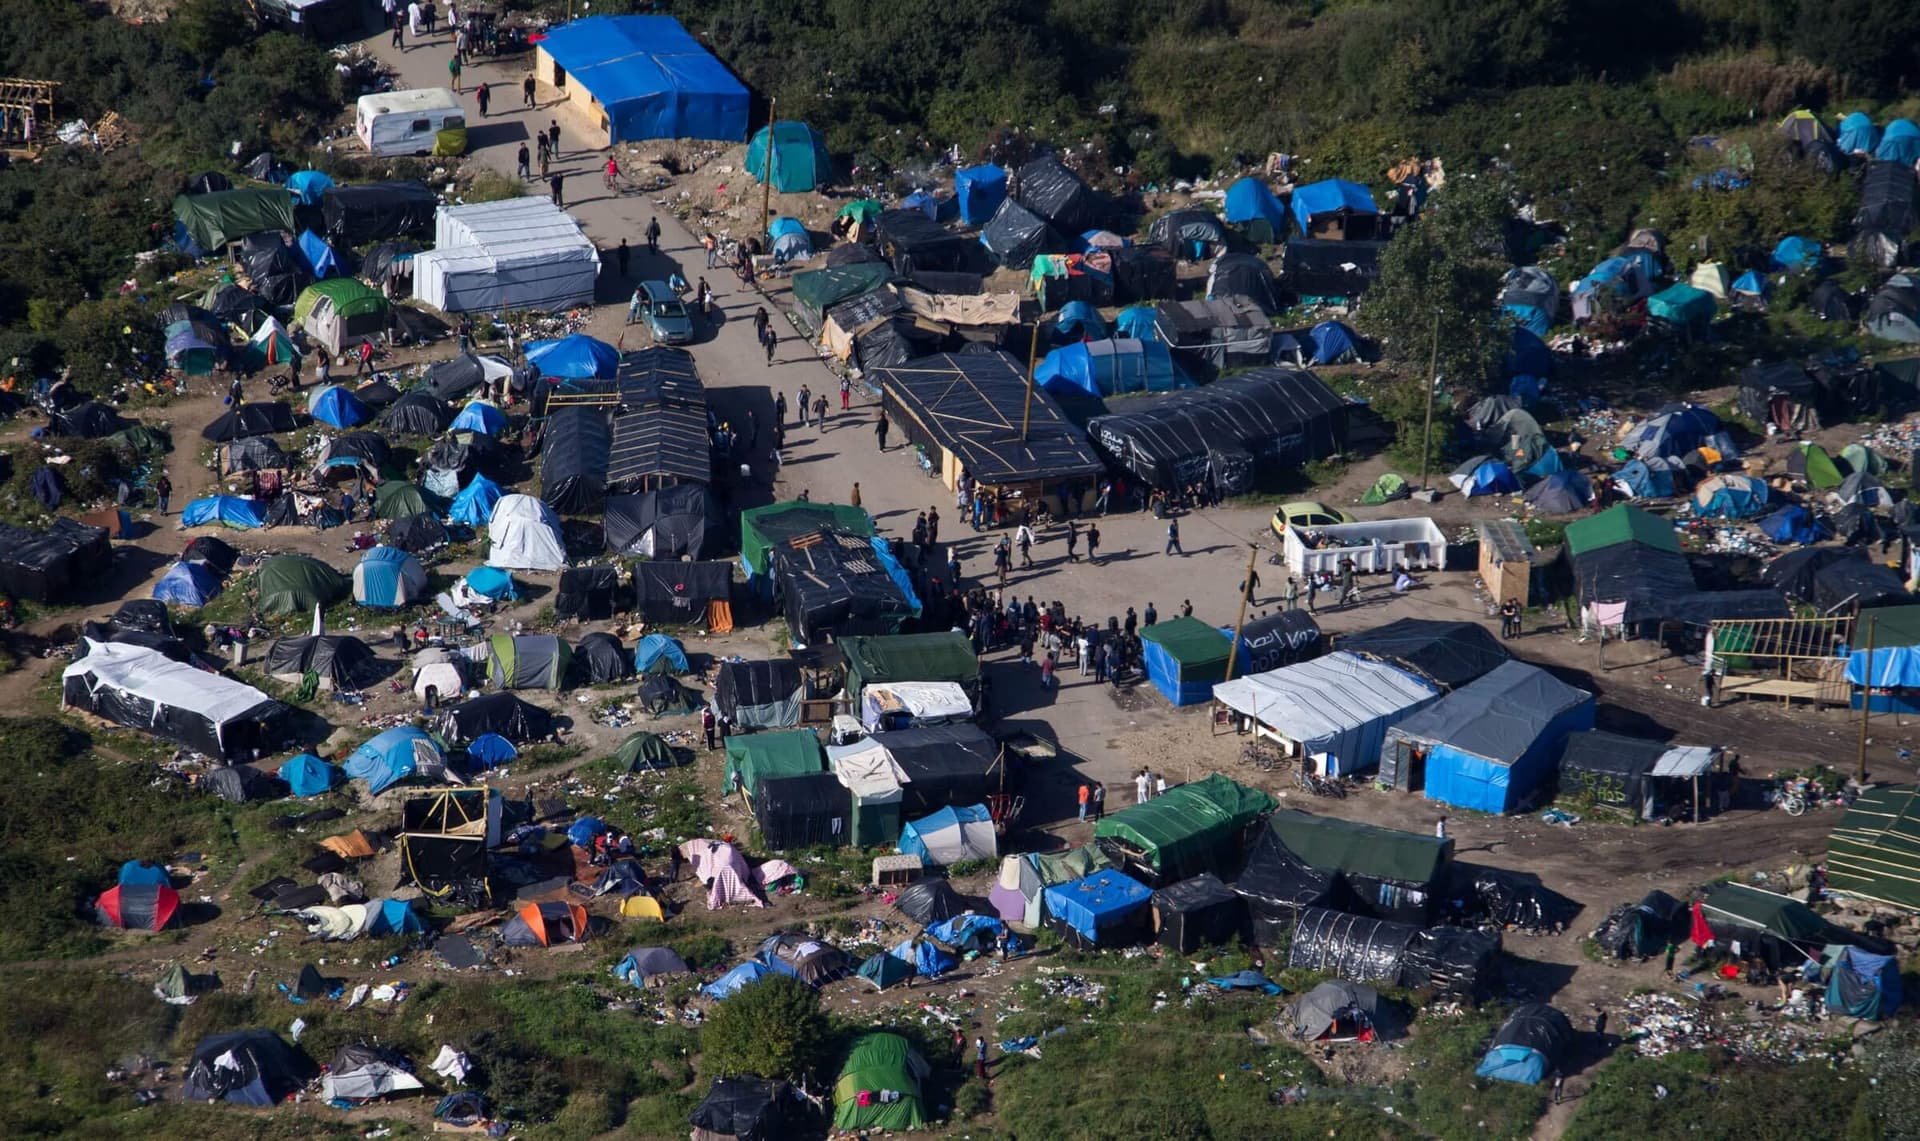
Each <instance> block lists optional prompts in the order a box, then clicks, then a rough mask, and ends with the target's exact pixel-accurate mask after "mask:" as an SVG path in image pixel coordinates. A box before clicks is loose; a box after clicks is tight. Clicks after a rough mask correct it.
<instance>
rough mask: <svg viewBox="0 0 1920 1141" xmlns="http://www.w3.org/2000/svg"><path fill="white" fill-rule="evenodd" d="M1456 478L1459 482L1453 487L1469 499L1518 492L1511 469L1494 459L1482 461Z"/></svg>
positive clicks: (1517, 482) (1518, 484) (1516, 478)
mask: <svg viewBox="0 0 1920 1141" xmlns="http://www.w3.org/2000/svg"><path fill="white" fill-rule="evenodd" d="M1457 476H1458V479H1459V482H1456V483H1455V484H1454V486H1455V487H1457V488H1459V489H1460V492H1461V494H1463V495H1465V496H1467V497H1468V498H1469V499H1471V498H1472V497H1474V496H1476V495H1499V494H1501V493H1504V492H1514V491H1519V490H1520V480H1519V478H1518V477H1516V476H1515V475H1514V474H1513V469H1512V468H1510V467H1508V466H1507V465H1506V464H1504V463H1501V462H1500V461H1499V460H1496V459H1490V458H1489V459H1483V460H1481V461H1480V462H1479V463H1478V464H1475V465H1474V466H1473V468H1472V469H1471V470H1470V471H1467V472H1463V473H1457Z"/></svg>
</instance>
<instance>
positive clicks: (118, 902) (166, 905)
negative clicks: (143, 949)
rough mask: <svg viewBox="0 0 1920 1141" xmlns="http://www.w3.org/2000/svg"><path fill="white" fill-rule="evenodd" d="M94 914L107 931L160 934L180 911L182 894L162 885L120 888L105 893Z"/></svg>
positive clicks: (124, 885)
mask: <svg viewBox="0 0 1920 1141" xmlns="http://www.w3.org/2000/svg"><path fill="white" fill-rule="evenodd" d="M93 910H94V914H95V916H97V917H98V918H99V920H100V922H101V923H104V924H106V925H107V926H108V927H121V928H125V929H126V930H129V931H158V930H160V929H161V928H163V927H165V926H166V925H167V924H169V923H171V922H173V913H174V912H176V911H178V910H180V893H179V892H177V891H175V890H173V889H172V888H170V887H167V886H165V885H163V884H152V883H143V884H121V885H119V886H118V887H114V888H111V889H109V890H107V891H105V892H102V893H101V895H100V898H99V900H98V901H97V902H95V904H94V907H93Z"/></svg>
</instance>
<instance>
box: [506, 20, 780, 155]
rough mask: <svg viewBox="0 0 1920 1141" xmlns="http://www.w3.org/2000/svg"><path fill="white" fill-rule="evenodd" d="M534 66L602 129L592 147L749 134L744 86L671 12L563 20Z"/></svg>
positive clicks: (537, 52) (549, 35)
mask: <svg viewBox="0 0 1920 1141" xmlns="http://www.w3.org/2000/svg"><path fill="white" fill-rule="evenodd" d="M533 66H534V72H535V74H537V75H538V76H539V77H540V78H541V80H542V81H544V82H546V83H550V84H553V85H554V86H555V87H557V88H559V89H560V91H561V94H562V95H563V96H565V97H566V98H567V99H568V100H570V101H571V102H572V103H573V104H574V105H575V106H576V107H578V108H579V109H580V111H581V112H582V113H584V114H587V115H588V116H590V117H591V120H592V121H593V122H595V123H598V124H600V125H601V126H603V127H604V128H605V131H606V134H605V136H604V138H600V137H596V138H595V140H594V145H595V146H611V145H613V144H615V143H622V142H634V141H639V140H645V139H724V140H726V141H729V142H734V141H738V140H740V139H743V138H745V137H746V135H747V116H748V104H749V96H748V94H747V89H746V87H745V86H743V85H742V84H741V83H740V81H739V80H738V79H735V78H734V76H733V73H732V72H730V71H728V70H727V67H726V65H725V64H723V63H721V62H720V61H719V60H718V59H715V58H714V56H713V54H712V53H711V52H709V51H708V50H707V49H706V48H705V47H703V46H702V45H701V43H700V41H699V40H697V39H695V38H694V37H693V36H692V35H691V34H689V33H688V32H687V30H686V29H685V28H684V27H682V26H681V24H680V22H679V21H678V20H675V19H673V18H672V17H670V16H589V17H587V18H585V19H580V20H574V21H572V22H570V23H565V24H560V25H558V26H556V27H554V28H552V29H550V30H549V31H548V32H547V37H546V39H544V40H542V41H541V42H540V43H539V44H538V45H536V47H535V54H534V65H533ZM776 154H778V152H776ZM780 157H784V156H780ZM775 173H776V175H777V174H778V173H779V158H778V157H777V158H776V159H775Z"/></svg>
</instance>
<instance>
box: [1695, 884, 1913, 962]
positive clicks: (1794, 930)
mask: <svg viewBox="0 0 1920 1141" xmlns="http://www.w3.org/2000/svg"><path fill="white" fill-rule="evenodd" d="M1691 936H1692V939H1693V941H1694V942H1695V943H1696V944H1701V943H1704V942H1706V941H1712V942H1714V943H1716V944H1718V945H1720V946H1725V945H1727V944H1728V943H1730V942H1733V941H1736V940H1737V941H1738V942H1739V943H1740V946H1741V950H1742V952H1743V953H1744V954H1745V955H1746V957H1749V958H1756V959H1759V960H1760V961H1761V962H1763V963H1765V964H1767V965H1768V966H1770V967H1773V968H1774V969H1776V970H1779V969H1782V968H1785V969H1789V970H1799V969H1800V968H1801V967H1802V966H1804V965H1805V964H1807V963H1808V962H1810V961H1814V962H1817V961H1818V959H1819V956H1820V954H1821V952H1822V951H1823V950H1824V949H1825V948H1826V947H1828V946H1830V945H1851V946H1861V947H1863V949H1866V950H1869V951H1873V952H1875V953H1880V952H1884V951H1890V950H1891V949H1892V945H1891V944H1889V943H1886V942H1883V941H1881V940H1879V939H1875V938H1873V937H1871V936H1867V935H1862V934H1860V933H1859V932H1856V931H1852V930H1849V929H1848V928H1845V927H1839V926H1836V925H1834V924H1833V923H1830V922H1828V921H1827V920H1825V919H1823V918H1821V917H1820V916H1819V915H1816V914H1815V913H1814V911H1813V909H1812V908H1810V907H1808V906H1807V905H1806V904H1804V903H1801V902H1800V901H1799V900H1797V899H1791V898H1788V897H1787V896H1784V895H1776V894H1775V893H1773V892H1770V891H1762V890H1761V889H1759V888H1756V887H1748V886H1747V885H1745V884H1741V883H1731V882H1722V883H1715V884H1709V885H1708V886H1707V887H1706V888H1705V890H1704V893H1703V897H1702V898H1701V899H1700V900H1699V901H1698V902H1696V903H1695V904H1694V905H1693V923H1692V925H1691Z"/></svg>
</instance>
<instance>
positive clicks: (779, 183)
mask: <svg viewBox="0 0 1920 1141" xmlns="http://www.w3.org/2000/svg"><path fill="white" fill-rule="evenodd" d="M769 132H771V133H772V135H773V188H774V189H775V190H778V191H779V192H780V193H782V194H800V193H804V192H806V191H808V190H812V189H813V188H814V187H816V186H818V185H820V184H821V183H823V182H826V181H827V180H828V179H830V178H831V177H832V173H833V160H832V159H831V158H830V157H828V155H827V143H826V140H825V139H822V138H821V137H820V133H819V132H818V131H815V130H814V129H813V128H812V127H809V126H807V125H806V124H805V123H796V122H793V121H791V120H789V121H787V122H782V123H774V124H772V125H771V126H768V127H762V128H760V129H759V130H758V131H755V132H754V134H753V138H752V139H751V140H749V141H748V143H747V173H748V174H750V175H752V176H753V178H754V179H755V180H756V181H758V182H765V181H767V135H768V133H769Z"/></svg>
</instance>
